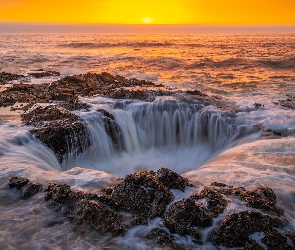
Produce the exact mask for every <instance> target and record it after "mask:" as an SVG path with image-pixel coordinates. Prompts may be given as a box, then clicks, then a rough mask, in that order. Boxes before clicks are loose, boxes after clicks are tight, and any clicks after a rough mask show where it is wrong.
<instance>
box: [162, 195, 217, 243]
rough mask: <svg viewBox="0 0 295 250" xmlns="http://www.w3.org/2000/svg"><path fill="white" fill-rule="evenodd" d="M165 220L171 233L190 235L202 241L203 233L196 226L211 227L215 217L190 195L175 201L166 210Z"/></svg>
mask: <svg viewBox="0 0 295 250" xmlns="http://www.w3.org/2000/svg"><path fill="white" fill-rule="evenodd" d="M163 221H164V225H165V226H166V227H167V228H168V229H169V231H170V232H171V233H178V234H180V235H190V236H192V237H194V238H195V239H196V240H199V241H200V240H201V234H200V233H199V232H198V231H196V230H195V227H201V228H204V227H209V226H211V224H212V221H213V218H212V217H211V215H210V214H209V211H208V210H207V209H206V208H204V207H202V206H201V205H199V204H196V202H195V199H193V198H191V197H190V198H187V199H182V200H180V201H177V202H175V203H173V204H172V205H171V206H170V207H169V208H168V210H167V211H166V212H165V214H164V217H163Z"/></svg>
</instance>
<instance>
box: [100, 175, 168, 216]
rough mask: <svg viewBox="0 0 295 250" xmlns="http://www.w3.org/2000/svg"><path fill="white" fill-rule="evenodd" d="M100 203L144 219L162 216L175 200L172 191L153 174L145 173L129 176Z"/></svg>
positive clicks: (103, 197)
mask: <svg viewBox="0 0 295 250" xmlns="http://www.w3.org/2000/svg"><path fill="white" fill-rule="evenodd" d="M99 199H100V201H102V202H108V204H109V205H111V206H113V207H115V208H117V209H121V210H125V211H128V212H131V213H134V214H137V215H140V216H143V217H148V218H155V217H157V216H161V215H162V214H163V213H164V211H165V209H166V206H167V205H168V204H169V203H170V202H171V201H172V200H173V199H174V196H173V194H172V193H171V191H170V190H169V189H168V188H167V187H166V186H164V185H163V184H162V183H161V182H159V181H158V179H157V178H155V177H154V176H153V175H152V174H151V173H149V172H147V171H144V172H139V173H135V174H131V175H127V176H126V177H125V179H124V181H123V182H122V183H120V184H118V185H116V186H115V187H114V188H113V191H112V193H111V195H110V196H109V197H108V196H106V195H104V196H101V197H100V198H99Z"/></svg>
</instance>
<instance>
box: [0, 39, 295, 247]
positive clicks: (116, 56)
mask: <svg viewBox="0 0 295 250" xmlns="http://www.w3.org/2000/svg"><path fill="white" fill-rule="evenodd" d="M40 69H43V70H52V71H57V72H60V73H61V75H60V76H48V77H44V78H38V79H37V78H34V77H32V76H30V75H29V73H31V72H36V71H37V70H40ZM294 69H295V36H294V35H263V36H262V35H261V36H259V35H255V36H254V35H231V36H217V35H212V36H208V35H206V36H203V35H195V34H194V35H193V34H188V35H183V34H182V35H175V34H167V35H152V34H151V35H134V34H120V35H119V34H107V35H106V34H84V35H80V34H44V35H37V34H26V35H19V34H14V35H13V34H10V35H5V34H0V71H5V72H9V73H16V74H23V75H24V77H23V78H22V79H20V80H15V81H13V82H10V83H8V84H5V85H0V91H3V90H4V89H6V88H8V87H10V86H12V84H19V83H20V82H22V83H25V84H42V83H50V82H53V81H56V80H59V79H60V78H63V77H65V76H68V75H77V74H82V73H87V72H92V73H101V72H108V73H111V74H114V75H120V76H124V77H126V78H137V79H140V80H147V81H152V82H154V83H156V84H161V85H163V86H164V87H165V88H166V89H167V90H169V91H171V92H173V93H176V95H174V96H158V97H156V98H155V100H153V101H151V102H148V101H141V100H133V99H113V98H107V97H102V96H100V95H97V96H93V97H80V100H81V101H82V102H83V103H87V104H88V105H89V107H90V108H89V110H88V111H86V110H79V111H72V112H73V113H74V114H75V115H78V116H79V117H80V118H81V119H82V120H83V121H84V122H85V124H86V125H87V129H88V132H89V135H90V141H91V146H90V147H89V148H85V150H84V151H83V153H81V154H77V153H76V152H73V153H69V154H68V155H67V156H66V158H65V159H64V161H63V162H62V163H61V162H60V161H59V160H58V158H57V156H56V155H55V154H54V152H53V151H52V150H51V149H50V148H48V147H46V146H45V145H44V144H42V143H41V142H40V141H39V140H38V139H36V138H35V137H34V136H32V135H31V134H30V133H29V130H30V129H31V128H32V127H31V126H24V125H23V124H22V122H21V119H20V113H21V111H18V110H16V111H15V110H12V109H11V108H10V107H8V108H4V107H1V108H0V214H1V218H0V221H1V229H0V232H1V234H0V249H155V248H156V247H157V246H150V245H149V242H148V241H146V240H145V239H144V238H143V235H144V234H145V233H146V232H147V231H148V230H149V229H150V228H152V227H154V226H156V225H160V224H161V222H160V219H159V218H156V219H154V220H151V221H149V224H148V225H147V226H137V227H135V228H132V229H130V230H129V231H128V233H127V234H126V235H124V236H120V237H111V236H110V235H105V234H100V233H99V232H96V231H95V230H92V229H91V227H90V226H89V225H84V224H82V225H79V224H75V223H72V222H71V221H69V220H68V219H67V218H66V215H64V214H60V213H57V212H56V211H54V209H52V208H51V207H50V206H46V205H45V203H46V202H45V201H44V198H43V195H42V194H37V195H36V196H34V197H32V198H31V199H29V200H20V199H19V194H18V192H17V191H16V190H14V191H13V190H10V189H9V187H8V185H7V183H8V180H9V178H10V177H11V176H15V175H17V176H23V177H26V178H28V179H30V180H32V181H38V182H40V183H43V184H48V183H50V182H59V183H65V184H68V185H70V186H71V187H72V188H73V189H77V190H82V191H84V192H98V190H99V189H101V188H105V187H108V186H112V185H114V184H116V183H117V182H118V180H117V179H118V178H121V177H124V176H125V175H127V174H131V173H134V172H138V171H144V170H148V171H149V170H154V171H156V170H158V169H160V168H162V167H166V168H170V169H172V170H174V171H176V172H177V173H179V174H182V175H183V176H184V177H186V178H188V179H189V180H190V181H191V182H192V184H194V185H195V187H196V188H195V189H193V188H187V189H186V191H185V192H184V193H182V192H180V191H176V190H174V191H173V194H174V196H175V197H176V200H180V199H182V198H185V197H189V196H190V195H191V194H192V193H195V192H196V190H201V188H202V187H204V186H206V185H210V184H211V183H212V182H222V183H226V184H229V185H234V186H238V187H240V186H243V187H245V188H247V189H251V188H256V187H257V186H260V185H263V186H268V187H270V188H272V189H273V190H274V191H275V193H276V195H277V200H278V204H279V206H280V207H281V208H282V209H283V210H284V212H285V215H286V218H287V219H288V221H289V223H288V225H287V226H286V229H287V230H290V231H294V230H295V213H294V212H295V165H294V162H295V153H294V152H295V137H294V135H295V111H294V108H293V109H292V108H291V107H290V105H289V106H288V105H281V104H282V103H283V104H284V103H286V102H282V100H284V101H287V102H288V103H291V104H292V103H294V102H295V100H294V98H295V71H294ZM188 90H189V91H193V90H198V91H202V92H203V93H206V94H208V95H209V96H211V97H212V98H215V99H216V100H222V101H216V102H213V103H211V104H209V105H208V104H206V105H204V103H202V102H196V101H195V100H191V99H189V98H188V96H186V95H184V94H183V91H188ZM20 105H22V104H21V103H16V104H15V105H14V107H15V108H17V107H20ZM38 105H41V104H37V106H38ZM42 105H44V104H42ZM48 105H52V103H50V104H48ZM97 110H106V111H107V112H109V113H110V114H111V115H112V116H113V117H114V120H115V121H116V123H117V124H118V126H119V129H120V134H119V135H118V138H116V139H115V140H116V143H114V139H112V138H110V136H109V134H108V131H107V129H106V126H105V121H104V119H103V117H102V115H101V114H100V113H98V112H97ZM243 209H244V208H243V207H241V205H240V204H235V205H232V206H230V207H228V208H227V211H226V213H228V214H229V213H232V212H234V211H236V212H238V211H242V210H243ZM221 219H222V218H219V219H218V220H219V221H220V220H221ZM215 223H218V221H215ZM210 230H212V228H211V229H209V230H208V232H206V233H205V237H204V239H203V241H204V245H202V246H197V247H196V246H195V245H194V244H193V242H192V240H191V238H188V237H181V236H178V237H179V238H178V240H179V242H181V243H183V244H185V245H187V246H188V249H226V248H216V247H215V246H213V245H211V243H209V242H208V237H209V235H210Z"/></svg>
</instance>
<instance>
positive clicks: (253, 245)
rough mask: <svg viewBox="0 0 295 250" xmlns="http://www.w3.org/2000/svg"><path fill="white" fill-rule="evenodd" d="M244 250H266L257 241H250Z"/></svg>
mask: <svg viewBox="0 0 295 250" xmlns="http://www.w3.org/2000/svg"><path fill="white" fill-rule="evenodd" d="M244 250H264V248H263V247H262V246H260V245H259V244H258V243H257V242H256V241H255V240H252V239H249V241H248V242H247V243H246V245H245V247H244Z"/></svg>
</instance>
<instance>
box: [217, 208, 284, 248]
mask: <svg viewBox="0 0 295 250" xmlns="http://www.w3.org/2000/svg"><path fill="white" fill-rule="evenodd" d="M282 226H283V224H282V222H281V221H280V220H279V219H277V218H273V217H271V216H268V215H263V214H261V213H260V212H256V211H250V210H248V211H243V212H240V213H233V214H231V215H228V216H226V217H225V218H224V219H223V221H222V222H221V224H220V225H219V226H217V227H216V228H215V229H214V230H213V235H212V242H213V243H214V244H215V245H218V246H219V245H222V246H225V247H241V246H244V245H245V243H246V242H247V241H249V236H250V235H251V234H253V233H255V232H261V231H267V230H269V229H271V228H272V227H278V228H282Z"/></svg>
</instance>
